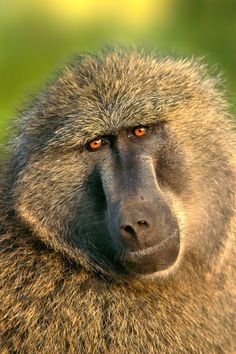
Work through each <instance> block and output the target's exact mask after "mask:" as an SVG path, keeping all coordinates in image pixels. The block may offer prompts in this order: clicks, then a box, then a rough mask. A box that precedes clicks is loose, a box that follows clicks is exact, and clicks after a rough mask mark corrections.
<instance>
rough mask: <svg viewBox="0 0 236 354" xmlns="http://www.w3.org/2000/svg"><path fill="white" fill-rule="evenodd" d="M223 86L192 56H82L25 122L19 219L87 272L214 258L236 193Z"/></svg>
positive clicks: (146, 269) (134, 271) (161, 269)
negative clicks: (186, 58) (219, 89)
mask: <svg viewBox="0 0 236 354" xmlns="http://www.w3.org/2000/svg"><path fill="white" fill-rule="evenodd" d="M214 86H215V84H214V81H213V80H210V79H209V78H208V77H206V75H205V73H204V69H203V68H202V67H201V65H199V64H195V63H194V62H192V61H183V60H177V61H176V60H170V59H160V60H159V59H155V58H154V57H145V56H142V55H140V54H138V53H136V52H135V53H131V54H128V53H114V52H111V53H107V54H104V55H103V56H101V57H100V58H94V57H83V58H79V59H76V60H75V62H74V63H73V64H72V65H71V66H69V67H67V68H66V69H65V70H64V72H62V74H61V75H59V78H58V79H56V80H55V82H54V83H52V84H51V85H49V87H48V89H47V92H46V93H44V94H42V95H41V96H40V97H39V99H38V101H37V102H36V103H35V105H33V107H32V108H31V109H29V110H28V112H27V113H26V114H25V117H24V118H23V123H22V133H21V135H20V136H19V139H18V140H17V141H16V156H17V159H18V170H17V176H16V183H15V190H14V196H15V208H16V210H17V213H18V215H19V216H20V217H21V219H22V220H23V222H24V223H25V224H26V225H27V227H29V228H30V229H31V230H32V231H33V234H34V235H35V237H37V238H40V239H41V240H43V242H45V243H47V244H48V245H50V246H51V247H53V248H54V249H56V250H58V251H60V252H63V253H64V254H66V255H67V256H69V257H71V258H72V259H73V260H74V261H76V262H78V263H80V264H82V266H84V267H91V266H92V267H93V268H95V269H97V270H98V269H100V270H101V271H105V272H108V271H112V272H114V271H115V272H119V273H121V274H129V275H133V276H138V275H147V274H154V273H155V274H165V272H166V271H169V270H170V269H175V268H177V269H179V267H180V266H181V265H182V266H184V265H185V264H186V262H187V259H190V258H191V259H192V260H194V262H196V265H197V264H198V265H199V264H200V265H203V264H209V263H210V261H211V260H212V258H213V255H214V254H215V253H217V252H218V249H219V248H220V245H222V244H223V243H224V235H225V234H226V232H225V229H226V227H227V223H228V220H229V218H230V215H231V212H230V210H231V209H230V201H231V199H232V196H231V194H232V193H231V191H232V184H231V183H232V176H231V174H230V167H229V166H230V159H231V154H230V149H229V147H228V140H230V132H229V130H230V129H229V123H228V122H227V120H226V119H225V117H224V116H225V114H224V112H223V110H224V102H223V100H222V98H221V96H220V94H219V93H218V92H217V90H216V89H215V88H214ZM191 262H193V261H191Z"/></svg>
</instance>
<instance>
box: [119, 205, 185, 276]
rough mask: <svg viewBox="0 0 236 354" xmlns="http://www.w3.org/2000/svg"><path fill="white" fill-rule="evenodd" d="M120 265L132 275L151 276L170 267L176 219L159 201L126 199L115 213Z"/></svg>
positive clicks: (176, 234)
mask: <svg viewBox="0 0 236 354" xmlns="http://www.w3.org/2000/svg"><path fill="white" fill-rule="evenodd" d="M117 234H118V235H119V237H120V243H121V245H122V248H123V256H122V263H123V264H124V266H125V267H126V269H127V270H128V271H130V272H132V273H133V272H134V273H152V272H156V271H159V270H163V269H166V268H168V267H169V266H170V265H172V264H173V263H174V262H175V260H176V259H177V256H178V253H179V228H178V223H177V219H176V218H175V216H174V215H173V214H172V212H171V210H170V208H169V207H168V205H167V204H166V203H165V202H163V201H161V202H160V201H159V202H158V201H156V202H155V201H145V200H140V199H129V200H127V201H124V202H121V203H120V205H119V208H118V212H117Z"/></svg>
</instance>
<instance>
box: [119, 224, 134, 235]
mask: <svg viewBox="0 0 236 354" xmlns="http://www.w3.org/2000/svg"><path fill="white" fill-rule="evenodd" d="M122 229H123V230H124V231H125V232H126V233H127V234H130V235H131V236H133V237H134V236H135V230H134V229H133V228H132V226H130V225H127V226H123V227H122Z"/></svg>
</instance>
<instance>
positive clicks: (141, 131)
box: [132, 127, 149, 137]
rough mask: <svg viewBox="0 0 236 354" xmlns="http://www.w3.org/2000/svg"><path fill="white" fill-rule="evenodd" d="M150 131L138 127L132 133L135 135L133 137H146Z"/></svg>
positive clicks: (146, 128)
mask: <svg viewBox="0 0 236 354" xmlns="http://www.w3.org/2000/svg"><path fill="white" fill-rule="evenodd" d="M148 130H149V128H148V127H137V128H135V129H134V130H133V131H132V133H133V135H135V136H137V137H140V136H144V135H145V134H147V132H148Z"/></svg>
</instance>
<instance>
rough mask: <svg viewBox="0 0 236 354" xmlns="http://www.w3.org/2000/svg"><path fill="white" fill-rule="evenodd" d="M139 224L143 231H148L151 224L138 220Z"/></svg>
mask: <svg viewBox="0 0 236 354" xmlns="http://www.w3.org/2000/svg"><path fill="white" fill-rule="evenodd" d="M137 224H138V226H139V227H140V228H143V229H147V228H148V227H149V223H148V222H147V221H146V220H138V222H137Z"/></svg>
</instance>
